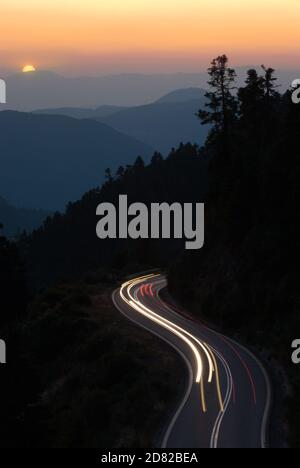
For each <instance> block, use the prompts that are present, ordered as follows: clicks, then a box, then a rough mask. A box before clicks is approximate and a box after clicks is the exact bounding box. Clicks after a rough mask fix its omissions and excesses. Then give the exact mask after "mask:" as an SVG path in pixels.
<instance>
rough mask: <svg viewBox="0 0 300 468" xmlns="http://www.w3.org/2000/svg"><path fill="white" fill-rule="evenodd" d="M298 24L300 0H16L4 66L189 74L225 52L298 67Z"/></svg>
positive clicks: (1, 49)
mask: <svg viewBox="0 0 300 468" xmlns="http://www.w3.org/2000/svg"><path fill="white" fill-rule="evenodd" d="M299 24H300V1H299V0H285V1H283V0H107V1H103V0H51V1H50V0H26V1H25V0H10V1H7V3H6V5H3V4H2V5H1V15H0V39H1V40H0V70H1V68H3V69H10V70H12V71H17V70H20V69H21V68H22V67H23V66H24V65H26V64H33V65H35V66H36V67H37V68H39V69H51V70H55V71H61V72H64V73H69V74H101V73H110V72H122V71H140V72H157V71H162V72H174V71H184V72H186V71H197V70H199V68H200V69H201V68H206V65H207V62H208V60H209V59H210V58H212V57H213V56H215V55H216V54H219V53H223V52H225V53H227V54H228V55H230V57H231V59H232V62H233V63H234V65H239V64H246V65H248V64H256V63H261V62H262V61H263V62H271V63H272V65H275V66H282V67H291V68H297V62H298V63H299V58H300V52H299V44H300V27H299Z"/></svg>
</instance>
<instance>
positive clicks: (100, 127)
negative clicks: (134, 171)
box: [0, 111, 153, 211]
mask: <svg viewBox="0 0 300 468" xmlns="http://www.w3.org/2000/svg"><path fill="white" fill-rule="evenodd" d="M0 131H1V153H0V167H1V171H0V187H1V195H2V196H3V197H4V198H6V199H8V200H10V201H11V202H12V203H13V204H14V205H17V206H26V207H28V208H43V209H46V210H50V211H55V210H57V209H60V210H63V209H64V208H65V205H66V204H67V203H68V202H70V201H72V200H73V201H75V200H76V199H78V198H80V197H81V196H82V194H83V193H85V192H86V191H87V190H89V189H91V188H92V187H96V186H98V185H101V184H102V183H103V180H104V173H105V169H106V168H107V167H110V168H111V169H112V171H116V170H117V169H118V167H119V166H120V165H121V164H123V165H126V164H132V163H133V162H134V161H135V159H136V158H137V156H139V155H142V156H143V157H144V158H145V160H147V159H148V158H149V157H150V155H151V154H152V153H153V150H152V148H150V147H149V146H147V145H145V144H144V143H141V142H139V141H137V140H135V139H133V138H130V137H128V136H126V135H123V134H122V133H120V132H117V131H116V130H114V129H112V128H110V127H109V126H107V125H105V124H103V123H101V122H97V121H95V120H77V119H72V118H70V117H65V116H58V115H34V114H28V113H20V112H14V111H4V112H0Z"/></svg>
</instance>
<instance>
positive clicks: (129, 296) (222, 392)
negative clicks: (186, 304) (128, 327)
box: [113, 274, 271, 448]
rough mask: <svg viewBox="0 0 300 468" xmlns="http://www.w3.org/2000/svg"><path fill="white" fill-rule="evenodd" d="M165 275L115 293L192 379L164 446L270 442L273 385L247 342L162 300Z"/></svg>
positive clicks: (141, 280)
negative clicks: (179, 360) (179, 359)
mask: <svg viewBox="0 0 300 468" xmlns="http://www.w3.org/2000/svg"><path fill="white" fill-rule="evenodd" d="M166 286H167V281H166V278H165V277H164V276H162V275H154V274H151V275H147V276H143V277H139V278H136V279H133V280H131V281H128V282H126V283H125V284H123V285H122V287H121V288H120V289H119V290H117V291H115V292H114V294H113V302H114V304H115V306H116V307H117V309H118V310H119V311H120V312H121V313H122V314H123V315H125V316H126V317H127V318H128V319H129V320H131V321H132V322H134V323H136V324H137V325H139V326H140V327H143V328H145V329H147V330H149V331H150V332H151V333H153V334H155V335H157V336H159V337H160V338H161V339H163V340H164V341H166V342H167V343H168V344H170V345H171V346H172V347H173V348H175V349H176V351H177V352H178V353H179V354H180V356H181V357H182V358H183V360H184V362H185V363H186V366H187V369H188V375H189V380H188V385H187V389H186V393H185V395H184V397H183V399H182V402H181V403H180V406H179V408H178V409H177V411H176V413H175V414H174V416H173V418H172V421H171V422H170V424H169V426H168V429H167V431H166V434H165V436H164V439H163V441H162V448H266V447H267V430H268V418H269V412H270V406H271V385H270V381H269V378H268V375H267V373H266V371H265V369H264V367H263V366H262V364H261V363H260V362H259V361H258V359H257V358H256V357H255V356H254V355H253V354H252V353H251V352H250V351H248V350H247V349H246V348H245V347H243V346H242V345H240V344H238V343H236V342H235V341H233V340H231V339H229V338H226V337H225V336H223V335H221V334H220V333H217V332H216V331H213V330H211V329H209V328H207V327H206V326H204V325H202V324H201V323H198V322H196V321H194V320H193V319H192V318H190V317H188V316H186V315H183V314H182V312H181V311H178V310H177V308H175V307H174V306H171V305H169V304H168V303H166V302H164V300H163V299H162V298H161V296H160V292H161V291H162V289H164V288H165V287H166Z"/></svg>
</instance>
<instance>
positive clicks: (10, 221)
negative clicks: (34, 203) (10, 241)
mask: <svg viewBox="0 0 300 468" xmlns="http://www.w3.org/2000/svg"><path fill="white" fill-rule="evenodd" d="M49 215H50V212H47V211H43V210H28V209H26V208H16V207H14V206H12V205H11V204H10V203H8V202H7V201H6V200H4V198H2V197H0V220H1V223H2V224H3V226H4V229H3V233H4V234H5V235H6V236H7V237H14V236H17V235H19V234H20V233H21V232H22V231H24V230H26V231H27V232H31V231H33V230H34V229H37V228H38V227H39V226H40V225H41V224H42V222H43V221H44V220H45V219H46V218H47V216H49Z"/></svg>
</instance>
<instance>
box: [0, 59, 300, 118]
mask: <svg viewBox="0 0 300 468" xmlns="http://www.w3.org/2000/svg"><path fill="white" fill-rule="evenodd" d="M266 65H267V64H266ZM248 68H249V67H237V68H236V71H237V75H238V79H237V85H238V86H239V85H241V84H242V83H244V81H245V78H246V71H247V69H248ZM253 68H259V67H253ZM277 76H278V78H279V84H281V85H283V87H285V88H287V87H289V86H290V84H291V82H292V81H293V80H294V79H295V78H299V76H300V71H299V70H295V71H294V70H278V72H277ZM207 78H208V77H207V72H206V71H203V72H200V73H169V74H151V75H146V74H138V73H135V74H128V73H127V74H120V75H107V76H99V77H88V76H87V77H76V78H73V77H65V76H62V75H59V74H56V73H53V72H47V71H37V72H33V73H19V74H16V75H11V76H7V77H6V83H7V90H8V104H7V106H6V107H3V106H1V109H11V110H21V111H32V110H35V109H45V108H46V109H47V108H59V107H83V108H87V107H91V108H94V107H95V106H96V105H97V104H98V105H100V104H101V105H116V106H126V107H127V106H140V105H143V104H149V103H151V102H154V101H156V100H158V99H159V98H160V96H162V95H164V94H166V93H169V92H170V91H173V90H176V89H182V88H191V87H192V88H193V87H200V88H204V89H207Z"/></svg>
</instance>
